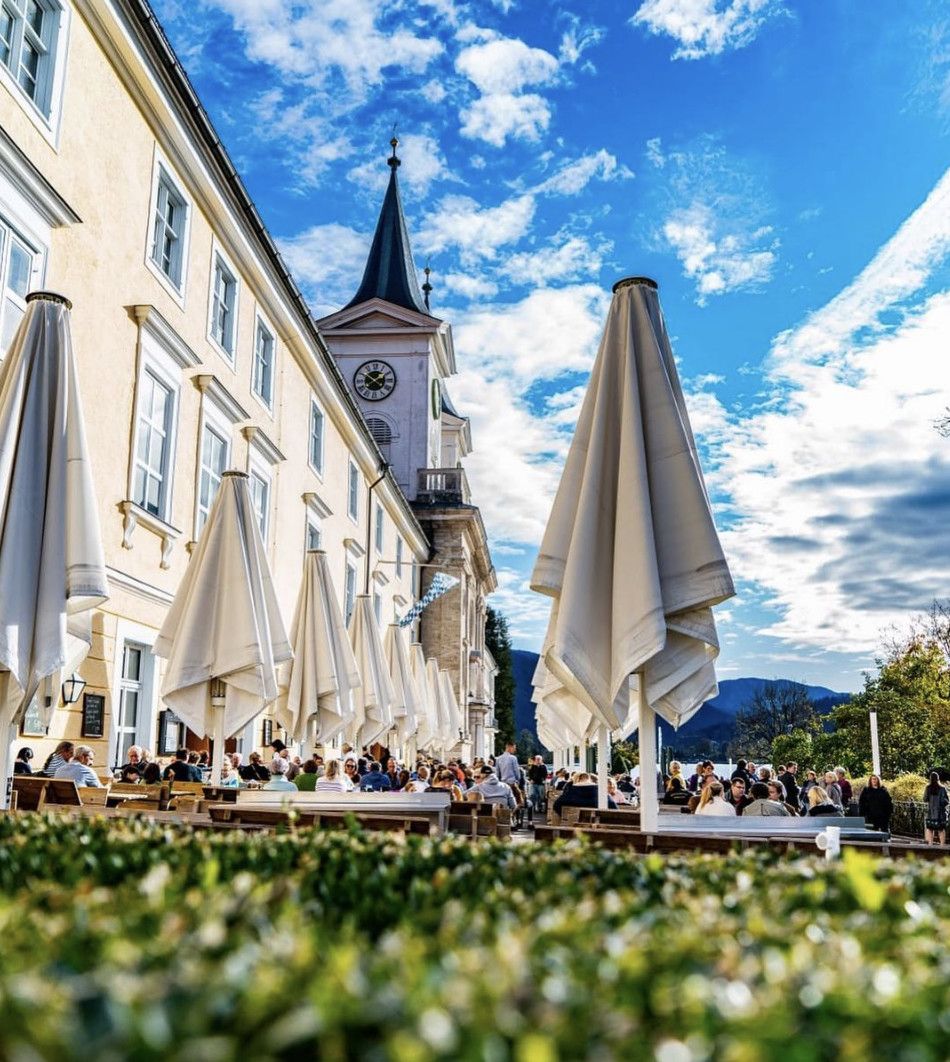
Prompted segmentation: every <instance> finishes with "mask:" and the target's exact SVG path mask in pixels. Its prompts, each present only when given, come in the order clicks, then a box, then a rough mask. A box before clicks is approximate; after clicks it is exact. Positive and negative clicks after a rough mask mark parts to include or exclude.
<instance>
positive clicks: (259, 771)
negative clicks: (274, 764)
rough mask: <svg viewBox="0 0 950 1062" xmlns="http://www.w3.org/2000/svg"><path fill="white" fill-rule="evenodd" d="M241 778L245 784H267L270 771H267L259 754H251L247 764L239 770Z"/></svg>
mask: <svg viewBox="0 0 950 1062" xmlns="http://www.w3.org/2000/svg"><path fill="white" fill-rule="evenodd" d="M240 774H241V778H242V779H243V780H244V781H245V782H269V781H270V771H269V770H268V769H267V766H266V765H265V763H264V761H263V760H262V759H261V754H260V753H259V752H252V753H251V754H250V756H248V758H247V763H246V764H245V766H243V767H242V768H241V771H240Z"/></svg>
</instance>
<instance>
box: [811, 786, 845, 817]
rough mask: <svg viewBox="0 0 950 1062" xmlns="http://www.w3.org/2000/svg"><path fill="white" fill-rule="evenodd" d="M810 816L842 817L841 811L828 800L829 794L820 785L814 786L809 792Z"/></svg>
mask: <svg viewBox="0 0 950 1062" xmlns="http://www.w3.org/2000/svg"><path fill="white" fill-rule="evenodd" d="M806 814H808V815H840V814H841V809H840V808H838V807H836V806H835V805H834V804H833V803H832V802H831V800H829V798H828V794H827V793H826V792H825V790H824V789H822V787H821V786H820V785H813V786H812V787H811V789H809V790H808V811H807V812H806Z"/></svg>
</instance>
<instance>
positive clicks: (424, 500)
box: [416, 468, 472, 505]
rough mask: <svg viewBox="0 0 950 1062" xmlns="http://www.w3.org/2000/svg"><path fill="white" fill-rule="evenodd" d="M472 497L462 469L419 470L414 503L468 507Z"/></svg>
mask: <svg viewBox="0 0 950 1062" xmlns="http://www.w3.org/2000/svg"><path fill="white" fill-rule="evenodd" d="M471 499H472V495H471V492H470V491H469V487H468V477H467V476H466V475H465V469H464V468H420V469H419V471H418V480H417V487H416V501H417V502H419V503H420V504H422V505H469V504H470V503H471Z"/></svg>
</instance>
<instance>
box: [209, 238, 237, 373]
mask: <svg viewBox="0 0 950 1062" xmlns="http://www.w3.org/2000/svg"><path fill="white" fill-rule="evenodd" d="M219 262H220V263H221V265H222V267H223V268H224V269H225V271H226V272H228V273H229V274H230V275H231V278H232V279H233V281H234V306H233V308H232V311H231V312H232V315H233V317H234V321H233V328H232V332H231V347H230V349H228V348H227V347H226V346H224V344H223V343H222V342H221V341H220V340H219V339H218V337H217V336H216V335H215V330H214V317H215V297H216V289H215V280H216V275H217V269H218V263H219ZM240 312H241V274H240V273H239V272H238V271H237V269H236V268H235V266H234V263H233V262H232V261H231V259H230V258H229V257H228V255H226V254H225V253H224V250H223V249H222V247H221V244H220V243H219V242H218V239H217V237H213V238H212V240H211V265H210V268H209V271H208V342H209V343H210V344H211V346H212V347H214V349H215V350H216V351H217V352H218V353H219V354H220V355H221V356H222V357H223V358H224V360H225V361H226V362H227V363H228V365H229V366H231V368H232V369H233V368H234V364H235V362H236V360H237V349H238V331H239V323H240Z"/></svg>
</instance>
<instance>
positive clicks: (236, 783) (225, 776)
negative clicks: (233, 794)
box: [221, 756, 241, 789]
mask: <svg viewBox="0 0 950 1062" xmlns="http://www.w3.org/2000/svg"><path fill="white" fill-rule="evenodd" d="M221 785H223V786H225V787H226V788H228V789H238V788H240V785H241V776H240V775H239V774H238V773H237V771H236V770H235V769H234V768H233V767H232V766H231V759H230V757H229V756H225V757H224V762H223V763H222V764H221Z"/></svg>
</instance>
